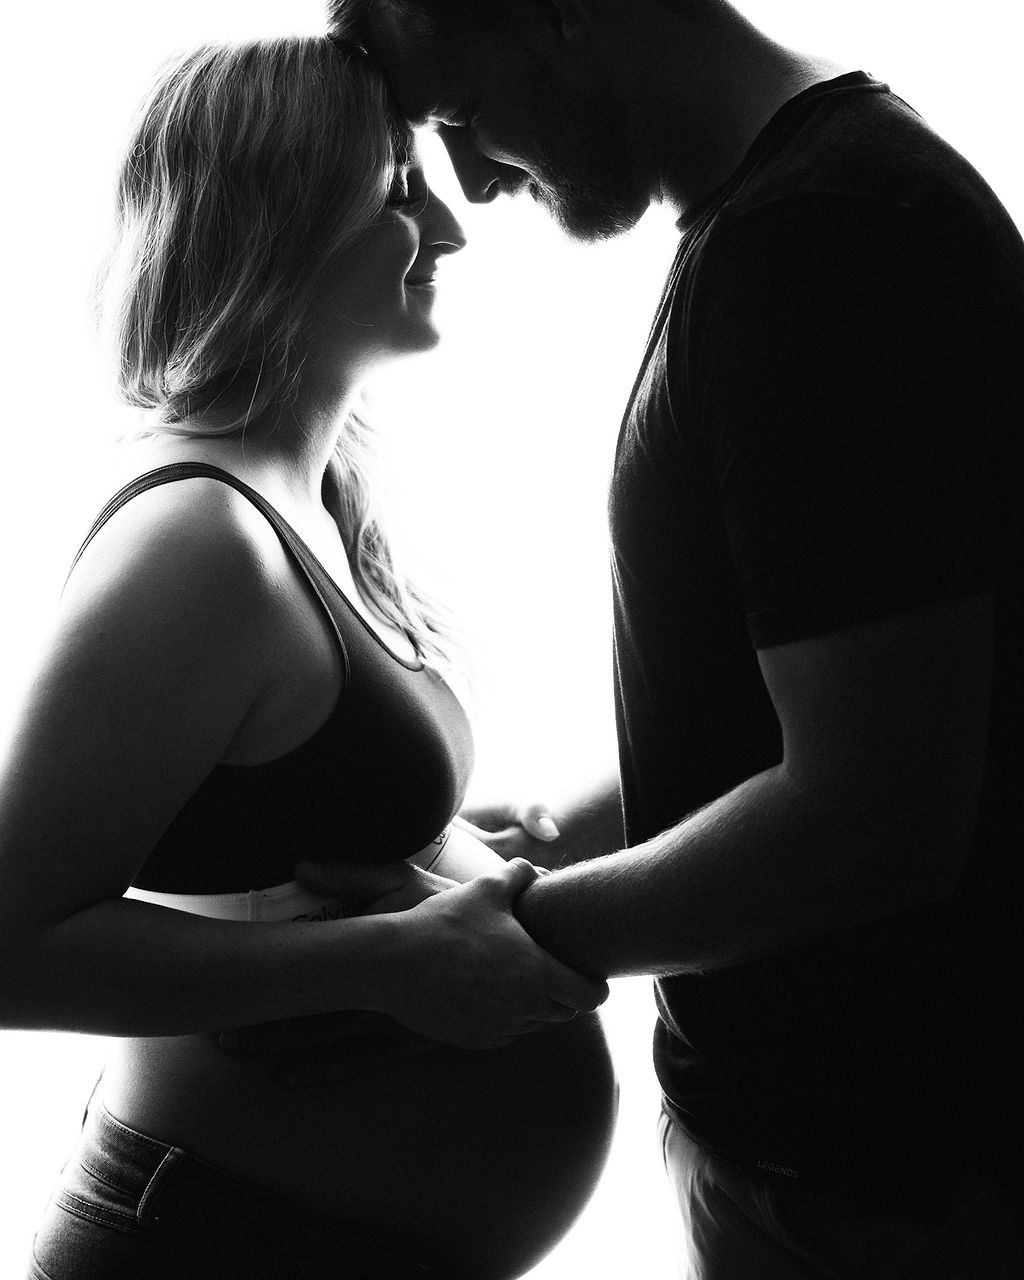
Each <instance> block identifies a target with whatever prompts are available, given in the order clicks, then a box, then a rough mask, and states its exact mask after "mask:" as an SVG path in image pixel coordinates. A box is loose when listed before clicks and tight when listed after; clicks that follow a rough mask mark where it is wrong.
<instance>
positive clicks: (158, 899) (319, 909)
mask: <svg viewBox="0 0 1024 1280" xmlns="http://www.w3.org/2000/svg"><path fill="white" fill-rule="evenodd" d="M124 896H125V897H126V898H135V899H137V900H138V901H140V902H152V903H154V904H155V905H156V906H158V907H170V908H172V910H174V911H187V912H189V914H190V915H194V916H209V917H211V918H212V919H214V920H244V921H247V922H250V923H251V922H252V921H281V920H290V921H293V922H295V923H298V922H301V921H305V920H344V919H345V918H346V917H347V916H348V915H350V914H351V913H350V911H349V910H348V907H347V906H346V904H345V903H344V902H343V901H341V900H340V899H338V898H337V897H333V898H332V897H325V896H324V895H322V894H317V893H312V892H311V891H310V890H309V889H304V888H303V887H302V885H301V884H299V882H298V881H297V880H290V881H289V882H288V883H287V884H275V885H271V886H270V888H269V889H250V890H249V891H248V892H247V893H156V892H154V891H153V890H151V889H135V888H131V889H129V890H128V892H127V893H126V894H125V895H124Z"/></svg>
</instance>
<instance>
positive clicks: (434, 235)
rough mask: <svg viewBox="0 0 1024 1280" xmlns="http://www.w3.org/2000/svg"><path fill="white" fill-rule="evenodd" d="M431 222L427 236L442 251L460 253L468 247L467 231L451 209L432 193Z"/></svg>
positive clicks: (430, 205)
mask: <svg viewBox="0 0 1024 1280" xmlns="http://www.w3.org/2000/svg"><path fill="white" fill-rule="evenodd" d="M428 208H429V214H430V224H429V226H428V227H427V229H426V232H425V238H426V239H427V240H429V242H430V244H432V245H433V246H434V247H435V248H436V249H437V250H438V251H439V252H440V253H458V251H459V250H460V249H464V248H465V247H466V233H465V232H464V231H463V230H462V224H461V223H460V222H459V220H458V218H456V216H455V214H454V213H452V211H451V209H449V208H448V206H447V205H446V204H445V202H444V201H443V200H441V199H440V198H439V197H438V196H436V195H434V193H433V192H431V193H430V204H429V206H428Z"/></svg>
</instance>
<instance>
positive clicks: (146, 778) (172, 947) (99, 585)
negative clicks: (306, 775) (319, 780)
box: [0, 481, 601, 1043]
mask: <svg viewBox="0 0 1024 1280" xmlns="http://www.w3.org/2000/svg"><path fill="white" fill-rule="evenodd" d="M175 488H176V489H178V491H179V493H178V494H172V493H171V492H170V487H169V486H168V487H167V489H157V490H153V491H151V492H149V493H146V494H143V495H141V496H140V497H138V498H136V499H135V500H134V501H133V502H132V503H131V504H129V505H128V506H127V507H126V508H124V509H123V511H122V512H119V513H118V515H117V516H116V517H114V519H113V520H112V521H111V522H110V523H109V524H108V525H107V526H105V527H104V529H103V530H102V531H101V532H100V534H99V535H98V536H97V538H96V539H95V541H94V543H93V544H92V546H91V547H90V548H89V550H88V552H87V553H86V555H85V556H84V557H83V559H82V561H81V562H80V564H79V567H78V569H77V570H76V572H75V574H74V575H73V577H72V580H71V582H70V583H69V586H68V589H67V591H66V593H65V597H64V600H63V602H62V606H61V609H60V612H59V615H58V618H57V620H56V625H55V627H54V630H53V635H52V638H51V640H50V643H49V644H48V646H47V648H46V652H45V653H44V654H43V656H42V660H41V662H40V664H39V668H38V671H37V673H36V676H35V679H34V681H33V682H32V685H31V688H30V690H29V693H28V696H27V698H26V699H25V704H24V707H23V709H22V712H21V714H20V717H19V719H18V722H17V723H16V725H15V727H14V729H13V732H12V733H11V735H10V739H9V741H8V743H7V749H6V751H5V759H4V762H3V767H2V779H0V974H2V980H0V1022H2V1023H3V1024H4V1025H7V1026H13V1027H47V1028H62V1029H70V1030H81V1031H88V1032H99V1033H107V1034H117V1035H124V1034H140V1035H161V1034H168V1035H169V1034H180V1033H188V1032H202V1031H212V1030H217V1029H219V1028H223V1027H226V1026H238V1025H242V1024H245V1023H249V1022H256V1021H262V1020H266V1019H273V1018H286V1017H295V1016H301V1015H306V1014H315V1013H322V1012H324V1011H327V1010H333V1009H338V1008H354V1009H369V1010H376V1011H380V1012H384V1013H387V1014H389V1015H391V1016H393V1017H395V1018H397V1019H398V1020H399V1021H403V1022H406V1023H407V1025H410V1026H412V1027H413V1029H415V1030H417V1031H421V1032H423V1033H424V1034H430V1035H433V1036H435V1037H436V1038H439V1039H451V1040H452V1041H453V1042H455V1043H480V1042H481V1040H482V1041H483V1042H485V1043H490V1042H492V1041H493V1040H494V1039H495V1038H501V1037H504V1036H508V1035H514V1034H517V1033H518V1032H519V1031H520V1030H524V1029H526V1027H527V1024H528V1023H532V1022H533V1021H534V1020H535V1019H536V1018H537V1017H540V1018H541V1019H543V1018H544V1017H545V1016H546V1015H547V1012H548V1007H549V1006H550V1004H551V999H555V1000H559V999H561V1000H562V1001H563V1002H564V1003H566V1004H570V1005H573V1004H575V1006H576V1007H582V1006H584V1005H588V1004H590V1003H591V1002H593V1003H597V1002H599V1000H600V997H601V993H600V991H599V990H597V989H596V988H595V987H594V986H593V984H589V983H585V982H584V980H582V979H579V978H577V976H576V975H573V974H572V973H571V971H569V970H567V969H564V968H563V967H562V966H561V965H558V964H557V963H556V962H554V961H552V960H550V958H549V957H547V956H546V955H545V953H543V952H542V951H540V949H539V948H537V947H535V946H534V945H533V944H532V943H531V942H530V941H529V940H528V938H527V936H526V935H525V933H524V932H523V931H522V930H521V929H520V927H519V926H518V925H517V924H516V923H515V921H514V918H513V917H512V914H511V911H510V909H509V906H510V902H511V897H512V890H513V888H514V886H515V884H516V882H517V880H521V879H522V878H523V877H524V876H525V877H526V879H529V877H530V875H531V874H532V873H531V872H529V871H528V870H524V869H523V868H522V867H521V866H516V867H513V868H512V871H511V876H510V877H507V878H505V879H503V878H501V877H498V876H495V877H488V878H485V880H484V881H480V882H477V883H476V885H471V886H466V887H465V888H464V889H460V890H458V891H455V892H453V893H452V894H450V895H444V905H443V906H438V905H435V904H434V903H430V902H428V903H425V904H424V906H423V907H422V908H420V909H417V910H416V911H413V912H408V913H405V915H404V916H402V917H397V916H385V917H380V918H375V919H365V920H363V919H359V920H352V921H343V922H338V923H335V924H330V923H323V924H320V923H317V924H310V925H291V924H282V925H276V924H267V925H249V924H246V925H239V924H235V923H233V922H222V921H212V920H205V919H200V918H197V917H194V916H190V915H187V914H184V913H179V912H174V911H169V910H165V909H163V908H159V907H154V906H151V905H149V904H145V903H141V902H133V901H126V900H124V899H123V898H122V894H123V893H124V891H125V889H126V888H127V887H128V885H129V884H130V883H131V880H132V878H133V876H134V875H135V873H136V871H137V870H138V868H139V866H140V865H141V864H142V862H143V861H144V859H145V857H146V855H147V853H148V851H149V850H150V849H151V848H152V847H153V846H154V845H155V843H156V841H157V840H158V839H159V837H160V835H161V834H162V832H163V831H164V830H165V828H166V826H167V825H168V823H169V822H170V821H171V819H172V818H173V816H174V815H175V813H176V812H177V811H178V809H179V808H180V807H181V805H182V804H183V803H184V802H185V800H186V799H187V798H188V796H189V795H191V793H192V792H193V791H194V790H195V788H196V787H197V786H198V785H199V784H200V783H201V781H202V780H203V779H204V778H205V777H206V775H207V774H208V773H209V771H210V770H211V769H212V768H213V766H214V765H215V764H216V763H217V762H218V761H219V760H220V759H222V758H223V757H224V755H225V753H226V752H227V751H229V749H230V748H231V747H232V746H233V745H236V744H238V743H242V742H244V741H245V737H246V732H247V728H248V727H249V726H251V725H252V724H253V723H254V722H255V721H256V720H258V718H259V717H260V716H265V715H267V714H268V708H269V707H271V706H272V702H271V699H272V697H273V689H272V688H271V687H270V685H271V680H270V676H271V674H272V666H271V665H270V664H269V663H268V660H267V653H268V652H270V653H271V654H272V652H273V645H274V644H275V643H276V642H277V640H278V638H279V636H280V635H281V631H282V628H281V617H280V610H281V608H282V605H281V604H280V601H281V599H282V598H284V597H285V593H284V592H283V591H281V590H280V587H281V581H280V575H282V574H290V573H291V572H292V570H291V568H290V566H289V565H288V564H287V561H286V559H285V556H284V552H283V551H282V550H281V548H280V546H279V544H278V543H277V541H276V537H274V535H273V533H272V531H269V526H268V527H267V529H268V531H269V532H266V533H265V532H264V530H263V524H264V522H262V521H261V520H260V519H259V517H258V516H256V515H255V513H252V514H250V512H249V510H247V508H248V504H245V503H244V500H242V499H240V498H236V497H235V496H234V495H233V494H231V493H230V491H225V489H224V486H221V485H215V484H214V482H205V481H194V482H188V496H187V509H186V511H185V512H184V513H183V510H182V499H181V497H180V493H181V486H175ZM183 515H184V518H183ZM519 887H521V885H520V886H519ZM431 969H433V974H432V976H431V980H430V982H429V983H428V982H427V981H425V980H424V978H423V976H422V975H423V974H424V973H425V972H426V971H429V970H431ZM468 971H474V976H473V978H472V980H469V972H468ZM439 974H440V975H442V977H443V979H444V980H445V981H447V980H449V979H450V980H451V982H452V984H453V987H452V989H451V991H449V993H448V994H447V996H446V1000H445V1002H444V1006H443V1007H438V1005H439V1002H438V999H437V996H436V994H435V995H432V991H436V989H437V986H438V985H440V987H441V990H443V989H444V987H443V984H439V983H438V975H439ZM453 992H454V994H453ZM556 993H560V995H559V994H556ZM474 1008H475V1011H476V1012H475V1013H472V1014H471V1013H469V1011H470V1010H471V1009H474ZM488 1010H489V1012H488ZM472 1021H477V1022H478V1024H479V1025H478V1026H477V1027H476V1028H474V1027H472V1026H471V1022H472Z"/></svg>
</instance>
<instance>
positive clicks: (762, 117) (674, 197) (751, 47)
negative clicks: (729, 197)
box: [639, 15, 844, 220]
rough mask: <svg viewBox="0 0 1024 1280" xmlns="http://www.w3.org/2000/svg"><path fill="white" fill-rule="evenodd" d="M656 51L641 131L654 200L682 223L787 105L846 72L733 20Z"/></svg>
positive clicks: (681, 34) (679, 35)
mask: <svg viewBox="0 0 1024 1280" xmlns="http://www.w3.org/2000/svg"><path fill="white" fill-rule="evenodd" d="M665 34H666V36H667V34H668V33H665ZM661 48H662V52H661V54H660V57H659V71H660V75H657V76H656V77H652V78H651V80H649V81H648V83H650V84H654V85H656V86H657V88H656V89H655V91H654V94H652V95H651V96H650V97H649V98H648V100H647V102H646V103H645V104H644V107H645V110H646V118H645V120H644V121H643V122H642V123H641V124H640V125H639V127H640V128H641V129H642V130H643V133H644V136H645V137H646V138H647V139H648V140H649V142H650V163H651V173H652V191H651V198H652V202H653V203H657V204H666V205H668V206H669V207H670V208H672V209H674V210H675V211H676V213H677V214H678V215H679V216H680V217H681V218H683V219H684V220H685V219H686V217H687V215H688V213H689V212H690V211H692V210H693V209H695V208H696V207H697V206H698V205H700V204H702V203H703V202H704V201H705V200H706V199H707V197H708V196H709V195H710V194H711V193H712V192H713V191H715V190H716V189H717V188H718V187H719V186H721V185H722V183H724V182H725V181H727V179H728V178H729V177H730V176H731V175H732V174H733V173H734V172H735V170H736V169H737V168H738V167H739V165H740V164H741V162H742V161H743V158H744V156H745V155H746V154H747V152H748V151H749V150H750V147H751V145H752V144H753V142H754V140H755V139H756V138H757V136H758V135H759V134H760V133H761V131H762V130H763V129H764V127H765V126H766V125H767V124H768V122H769V121H770V120H771V119H772V117H773V116H774V115H775V114H776V112H777V111H778V110H779V109H780V108H781V107H782V106H784V104H785V103H786V102H788V101H790V100H791V99H792V98H794V97H796V96H797V95H798V94H800V93H802V92H803V91H804V90H805V89H808V88H810V87H811V86H812V85H814V84H817V83H820V82H822V81H825V80H830V79H833V78H834V77H835V76H838V75H841V74H842V73H843V71H844V68H843V67H840V66H838V65H837V64H835V63H833V62H830V61H828V60H826V59H823V58H815V57H810V56H806V55H803V54H800V53H797V52H794V51H793V50H790V49H786V48H784V47H783V46H781V45H778V44H776V43H775V42H774V41H771V40H769V39H768V37H767V36H765V35H764V34H763V33H762V32H760V31H757V30H756V29H755V28H753V27H751V26H750V24H749V23H747V22H746V21H745V20H743V19H741V18H739V15H736V21H735V22H728V23H725V24H723V25H722V26H720V27H715V28H714V29H713V30H710V31H701V32H699V33H697V34H696V35H695V34H694V33H693V32H692V31H682V30H677V31H676V32H675V39H674V40H671V41H668V40H667V41H666V42H665V43H664V44H662V46H661Z"/></svg>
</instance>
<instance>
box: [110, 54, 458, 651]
mask: <svg viewBox="0 0 1024 1280" xmlns="http://www.w3.org/2000/svg"><path fill="white" fill-rule="evenodd" d="M410 151H411V134H410V132H409V130H408V129H407V127H406V126H405V125H404V124H403V123H402V122H400V121H399V120H398V118H397V117H396V115H395V113H394V111H393V110H392V108H391V105H390V102H389V99H388V95H387V90H386V88H385V85H384V82H383V79H382V77H381V75H380V73H379V72H378V71H377V69H376V68H375V66H374V65H373V64H372V63H371V62H370V60H369V59H368V58H367V57H366V55H365V54H364V53H363V52H362V50H361V49H359V48H358V47H356V46H355V45H349V44H346V43H345V42H344V41H340V40H337V39H331V38H328V37H324V36H321V37H314V36H311V37H290V38H281V39H275V40H261V41H252V42H247V43H244V44H232V45H205V46H203V47H201V48H199V49H196V50H194V51H193V52H191V53H188V54H186V55H184V56H182V57H180V58H178V59H176V60H174V61H173V62H172V63H170V64H168V65H167V66H166V67H165V68H164V70H163V72H162V74H161V75H160V76H159V77H158V79H157V82H156V83H155V85H154V87H153V89H152V90H151V92H150V94H149V96H148V97H147V99H146V100H145V102H144V103H143V105H142V108H141V110H140V112H139V114H138V118H137V120H136V122H135V125H134V128H133V131H132V135H131V138H130V142H129V145H128V148H127V152H126V155H125V158H124V162H123V164H122V166H121V171H120V174H119V179H118V184H117V206H116V214H117V224H116V237H115V243H114V248H113V250H112V252H111V254H110V257H109V260H108V262H107V264H106V266H105V268H104V271H103V273H102V276H101V283H100V291H99V313H100V320H101V326H102V328H103V330H104V331H105V336H106V337H107V339H108V342H109V344H110V346H111V348H112V351H113V354H114V362H115V379H116V383H117V388H118V391H119V394H120V396H121V398H122V399H124V400H125V401H126V402H127V403H128V404H131V405H134V406H136V407H138V408H141V409H144V410H146V411H147V414H146V416H147V426H148V429H149V430H152V431H155V432H167V433H172V434H178V435H187V436H193V437H198V436H210V435H232V434H238V433H241V432H244V430H245V428H246V427H247V426H248V425H250V424H254V423H256V422H258V421H259V420H260V419H261V418H263V417H264V416H265V415H267V414H270V413H275V412H278V411H280V410H281V409H283V408H285V407H286V406H287V405H288V403H289V402H290V400H291V398H292V396H293V394H294V391H295V388H296V383H297V379H298V377H299V375H300V373H301V368H302V358H303V349H304V341H303V338H304V333H305V327H306V324H307V317H308V313H309V306H310V303H311V301H312V297H313V294H314V291H315V288H316V284H317V280H318V277H319V276H320V273H321V272H322V270H323V269H324V267H325V266H326V264H327V263H328V262H329V261H330V260H331V259H332V258H334V257H335V256H336V255H337V254H339V253H343V252H345V251H346V250H348V249H351V248H352V246H354V245H355V244H356V242H357V241H358V240H359V238H360V236H362V235H363V234H364V233H365V232H366V231H367V230H368V229H369V228H370V227H372V226H373V225H374V224H375V223H376V222H377V221H378V220H379V219H380V217H381V215H382V213H383V212H384V209H385V207H386V205H387V201H388V197H389V194H390V192H391V189H392V187H393V184H394V181H395V177H396V174H397V172H398V171H399V170H400V169H401V167H402V166H404V165H406V164H407V163H408V162H409V158H410ZM369 445H370V432H369V431H368V429H367V427H366V424H365V423H364V422H363V421H362V420H361V419H360V418H359V417H358V416H356V415H353V416H351V417H350V418H349V420H348V421H347V422H346V423H345V425H344V428H343V429H342V432H341V436H340V439H339V443H338V447H337V450H336V455H335V457H334V458H333V459H332V464H331V467H330V468H329V470H328V475H327V477H326V479H325V486H324V490H325V499H326V500H327V501H328V502H329V503H330V505H331V507H332V510H333V513H334V514H335V515H336V517H337V518H338V520H339V526H340V528H341V532H342V537H343V538H344V540H345V545H346V549H347V553H348V558H349V562H350V564H351V566H352V572H353V576H354V577H355V580H356V583H357V585H358V586H359V588H360V590H361V592H362V593H363V594H364V595H365V596H366V597H367V599H368V601H369V603H370V604H371V605H372V606H373V608H374V609H375V610H376V611H377V612H378V613H379V614H380V615H381V617H383V618H384V619H385V620H387V621H388V622H390V623H392V624H393V625H395V626H398V627H399V628H400V629H402V630H404V631H406V632H407V633H408V634H409V636H410V638H411V639H412V640H413V642H414V644H415V645H416V647H417V649H418V650H419V651H420V652H421V654H422V653H426V652H427V651H432V652H434V653H436V654H439V655H440V654H441V650H442V648H443V646H441V645H440V643H439V636H440V633H441V628H440V625H439V621H440V620H439V617H438V614H437V611H436V609H435V608H434V607H433V606H431V605H430V604H429V603H428V602H427V601H426V599H424V598H422V597H421V596H420V595H419V594H418V593H417V592H416V591H415V589H414V588H413V587H412V586H411V584H409V583H408V582H406V581H405V580H404V579H403V578H402V577H400V575H399V574H398V573H397V572H396V570H395V566H394V563H393V559H392V555H391V550H390V546H389V543H388V540H387V538H386V536H385V534H384V531H383V529H382V528H381V525H380V523H379V520H378V518H377V515H376V512H375V508H374V504H373V502H372V501H371V493H370V486H369V483H368V460H369Z"/></svg>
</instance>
